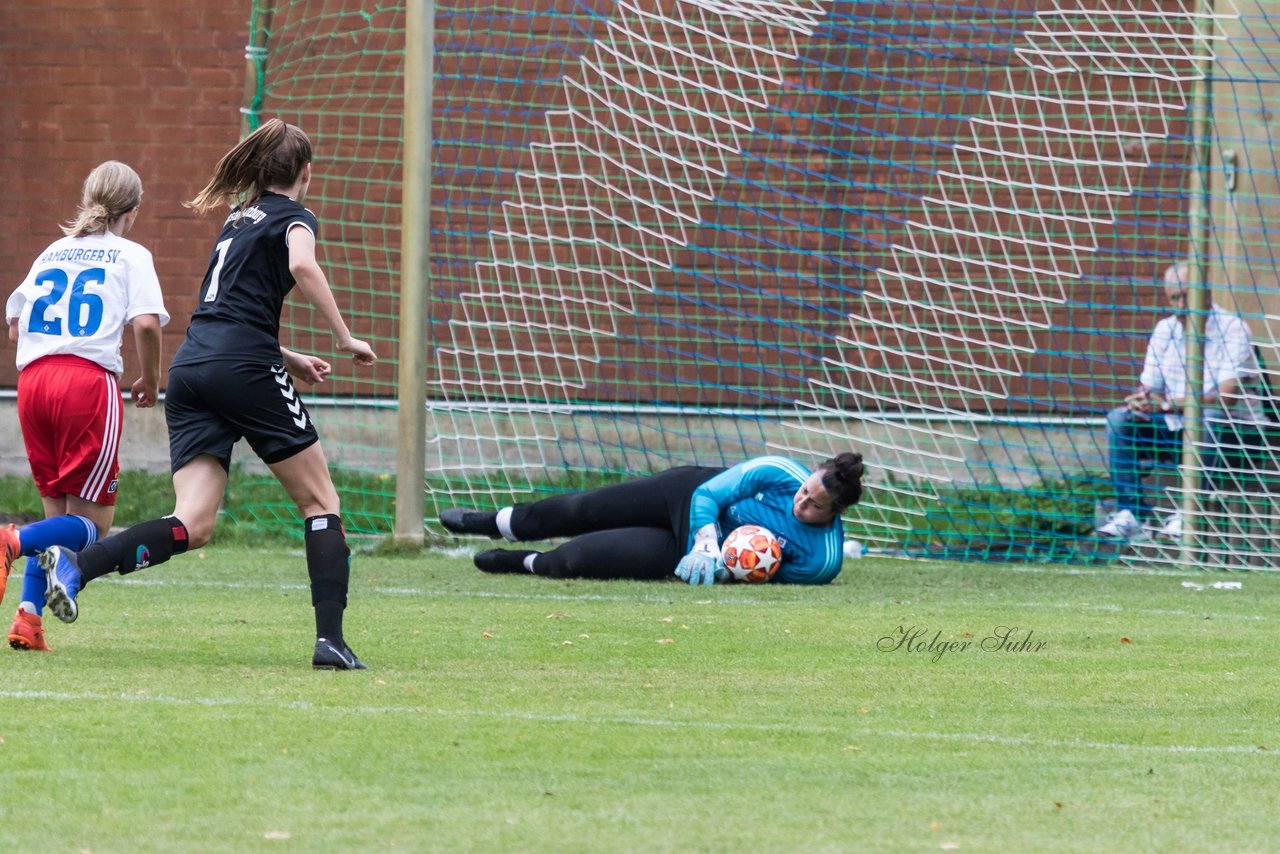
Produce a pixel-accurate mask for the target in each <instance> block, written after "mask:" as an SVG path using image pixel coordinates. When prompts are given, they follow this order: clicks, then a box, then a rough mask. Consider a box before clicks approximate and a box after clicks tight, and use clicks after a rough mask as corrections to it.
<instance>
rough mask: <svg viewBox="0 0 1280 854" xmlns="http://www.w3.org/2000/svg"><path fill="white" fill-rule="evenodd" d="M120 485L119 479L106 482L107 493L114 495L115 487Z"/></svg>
mask: <svg viewBox="0 0 1280 854" xmlns="http://www.w3.org/2000/svg"><path fill="white" fill-rule="evenodd" d="M119 486H120V481H118V480H113V481H111V483H108V484H107V495H115V492H116V488H117V487H119Z"/></svg>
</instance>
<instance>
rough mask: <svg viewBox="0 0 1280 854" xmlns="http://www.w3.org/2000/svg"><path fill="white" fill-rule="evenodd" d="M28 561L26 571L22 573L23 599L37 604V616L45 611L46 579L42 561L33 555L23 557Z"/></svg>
mask: <svg viewBox="0 0 1280 854" xmlns="http://www.w3.org/2000/svg"><path fill="white" fill-rule="evenodd" d="M23 560H25V561H26V562H27V568H26V571H25V572H24V573H23V575H22V601H23V602H30V603H31V604H32V605H35V606H36V616H37V617H39V616H40V614H41V613H43V611H44V591H45V587H46V586H47V585H46V579H45V577H44V570H43V569H41V568H40V561H38V560H36V559H35V558H33V557H28V558H23Z"/></svg>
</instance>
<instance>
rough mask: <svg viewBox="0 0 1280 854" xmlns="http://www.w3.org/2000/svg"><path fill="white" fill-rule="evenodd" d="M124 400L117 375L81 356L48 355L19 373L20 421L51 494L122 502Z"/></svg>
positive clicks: (40, 484) (43, 489) (39, 483)
mask: <svg viewBox="0 0 1280 854" xmlns="http://www.w3.org/2000/svg"><path fill="white" fill-rule="evenodd" d="M123 420H124V401H123V399H122V398H121V397H120V385H119V383H118V382H116V375H115V374H114V373H112V372H111V371H108V370H106V369H104V368H103V367H101V366H100V365H96V364H94V363H93V362H90V361H88V360H87V359H81V358H80V357H79V356H45V357H44V358H43V359H37V360H36V361H34V362H32V363H31V364H29V365H27V366H26V367H25V368H23V369H22V373H20V374H18V421H19V422H20V423H21V424H22V441H23V443H24V444H25V445H26V447H27V459H28V460H29V461H30V463H31V476H32V477H33V478H35V482H36V488H37V489H39V490H40V495H42V496H43V497H45V498H61V497H63V496H64V495H76V496H79V497H80V498H83V499H84V500H86V501H92V502H93V503H94V504H107V505H111V504H115V503H116V478H117V477H118V476H119V474H120V457H119V453H120V426H121V422H122V421H123Z"/></svg>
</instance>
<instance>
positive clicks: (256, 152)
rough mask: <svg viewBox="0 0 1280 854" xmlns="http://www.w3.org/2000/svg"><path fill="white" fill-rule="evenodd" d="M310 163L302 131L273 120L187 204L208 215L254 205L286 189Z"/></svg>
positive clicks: (243, 142) (239, 145)
mask: <svg viewBox="0 0 1280 854" xmlns="http://www.w3.org/2000/svg"><path fill="white" fill-rule="evenodd" d="M310 162H311V140H310V138H308V137H307V135H306V133H304V132H303V131H302V129H301V128H299V127H297V126H295V125H290V124H285V123H284V122H282V121H281V120H280V119H270V120H268V121H267V122H265V123H264V124H263V125H262V127H260V128H258V129H257V130H255V131H254V132H253V133H251V134H249V135H248V136H246V137H245V138H244V139H242V140H240V142H239V143H237V144H236V146H235V148H232V149H231V150H230V151H228V152H227V153H226V154H224V155H223V156H222V159H221V160H219V161H218V165H217V166H215V167H214V169H213V177H212V178H210V179H209V183H208V184H205V186H204V189H202V190H201V191H200V192H199V193H196V197H195V198H194V199H192V200H191V201H189V202H185V203H184V204H185V205H186V206H187V207H189V208H191V209H192V210H194V211H195V212H196V213H199V214H205V213H208V212H209V211H211V210H214V209H215V208H218V207H221V206H222V205H224V204H225V205H229V206H230V207H235V206H236V205H245V206H248V205H251V204H253V203H254V202H256V201H257V200H258V199H260V198H261V197H262V194H263V193H265V192H266V191H267V190H268V189H270V188H271V187H287V186H289V185H291V184H293V182H294V181H296V180H298V176H299V175H300V174H302V169H303V167H304V166H306V165H307V164H308V163H310Z"/></svg>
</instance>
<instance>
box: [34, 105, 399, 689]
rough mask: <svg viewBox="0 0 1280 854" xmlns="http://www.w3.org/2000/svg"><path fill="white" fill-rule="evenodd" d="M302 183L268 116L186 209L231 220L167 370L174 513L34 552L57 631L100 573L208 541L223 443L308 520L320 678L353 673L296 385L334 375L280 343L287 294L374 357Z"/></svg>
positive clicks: (316, 462)
mask: <svg viewBox="0 0 1280 854" xmlns="http://www.w3.org/2000/svg"><path fill="white" fill-rule="evenodd" d="M310 183H311V141H310V140H309V139H308V138H307V135H306V134H305V133H303V131H302V130H301V129H299V128H297V127H295V126H293V125H288V124H285V123H284V122H282V121H280V120H279V119H272V120H270V121H268V122H267V123H265V124H264V125H262V127H260V128H258V130H256V131H255V132H254V133H252V134H250V135H249V136H247V137H245V139H243V140H242V141H241V142H240V143H239V144H238V145H236V146H235V147H234V148H233V149H231V151H229V152H227V154H226V155H225V156H223V158H222V159H221V160H220V161H219V162H218V165H217V167H216V168H215V169H214V174H213V177H212V179H210V181H209V183H208V184H207V185H206V186H205V188H204V189H203V190H201V191H200V192H199V194H197V195H196V197H195V199H193V200H192V201H191V202H189V203H188V207H191V208H192V209H194V210H195V211H196V212H197V213H201V214H203V213H208V212H209V211H211V210H214V209H216V208H219V207H221V206H222V205H223V204H228V205H230V206H231V208H232V211H231V215H230V216H228V217H227V219H226V222H225V223H223V226H222V231H221V232H220V233H219V234H218V239H217V241H216V243H215V244H214V247H213V253H212V255H211V256H210V258H209V268H208V271H207V272H206V273H205V276H204V283H203V284H202V285H201V287H200V302H199V305H198V307H197V308H196V310H195V312H194V313H193V314H192V316H191V327H190V328H189V329H188V330H187V337H186V340H184V341H183V343H182V346H181V347H179V348H178V352H177V355H175V356H174V359H173V363H172V365H171V366H170V368H169V384H168V395H167V399H166V402H165V419H166V421H167V423H168V427H169V456H170V466H171V468H172V470H173V488H174V493H175V497H176V501H175V504H174V510H173V515H171V516H165V517H163V518H161V519H153V520H151V521H149V522H143V523H141V524H139V525H135V526H133V527H132V528H129V529H128V530H126V531H123V532H121V533H119V534H115V535H112V536H109V537H107V538H106V539H103V540H101V541H100V542H98V543H96V544H94V545H92V546H89V547H88V548H86V549H85V550H84V551H81V552H78V553H71V552H68V551H67V550H64V549H61V548H58V547H56V546H55V547H53V548H50V549H48V550H47V551H45V552H43V553H42V554H41V557H40V562H41V565H42V566H44V568H45V571H46V572H47V574H48V578H49V581H48V606H49V610H51V611H52V612H53V613H54V614H55V615H56V616H57V617H58V618H59V619H61V620H62V621H63V622H68V623H69V622H71V621H73V620H75V618H76V616H77V614H78V606H77V604H76V595H77V593H78V592H79V590H80V589H81V588H82V587H83V586H84V585H85V584H87V583H88V582H90V581H92V580H93V579H95V578H98V577H99V576H102V575H106V574H107V573H110V572H119V573H121V574H122V575H123V574H125V573H130V572H134V571H135V570H138V569H142V568H143V567H146V566H155V565H156V564H159V563H164V562H165V561H166V560H168V559H169V558H170V557H172V556H173V555H176V554H181V553H182V552H185V551H187V550H188V549H191V548H199V547H200V546H203V545H204V544H205V543H207V542H208V541H209V538H210V537H211V536H212V534H213V525H214V521H215V519H216V517H217V512H218V505H219V504H220V503H221V500H222V494H223V492H224V490H225V489H226V485H227V471H228V468H229V467H230V464H231V450H232V446H233V445H235V443H236V442H237V441H238V440H239V439H240V438H242V437H243V438H244V439H246V440H248V442H249V445H250V446H251V447H252V448H253V450H254V452H255V453H256V454H257V455H258V457H259V458H260V459H261V460H262V461H263V462H264V463H266V464H267V466H268V467H269V468H270V469H271V472H272V473H273V474H274V475H275V476H276V478H277V479H278V480H279V481H280V483H281V485H282V486H283V487H284V488H285V491H286V492H288V494H289V497H290V498H291V499H293V501H294V503H295V504H296V505H297V507H298V512H299V513H300V514H301V515H302V517H303V518H304V519H305V520H306V522H305V525H306V529H305V542H306V555H307V571H308V573H309V574H310V577H311V602H312V605H313V607H314V608H315V615H316V645H315V650H314V652H313V655H312V660H311V663H312V665H313V666H315V667H317V668H324V669H335V670H363V669H365V665H364V664H363V662H361V661H360V659H358V658H357V657H356V655H355V653H354V652H352V651H351V648H350V647H349V646H348V645H347V643H346V641H345V639H344V638H343V632H342V614H343V610H344V609H345V608H346V604H347V584H348V578H349V576H350V555H351V552H350V550H349V549H348V548H347V544H346V535H345V533H344V532H343V529H342V523H341V521H340V518H339V511H340V508H339V503H338V493H337V490H336V489H334V486H333V480H332V479H331V478H330V476H329V467H328V464H327V463H326V461H325V456H324V451H323V450H321V447H320V439H319V436H318V435H317V434H316V430H315V426H314V425H313V424H312V422H311V416H310V414H309V413H308V412H307V408H306V407H305V406H303V404H302V400H301V398H299V397H298V395H297V392H296V391H295V390H294V387H293V383H292V381H291V378H292V379H296V380H298V381H300V382H303V383H307V384H312V383H318V382H323V381H324V379H325V376H326V375H327V374H328V373H329V371H330V366H329V364H328V363H327V362H325V361H324V360H323V359H320V358H318V357H315V356H309V355H304V354H301V353H294V352H292V351H290V350H287V349H285V348H284V347H281V346H280V341H279V336H280V311H281V308H282V307H283V305H284V300H285V297H286V296H287V295H288V293H289V291H290V290H291V289H292V288H293V287H294V286H295V285H296V286H297V288H298V290H299V291H300V292H301V293H302V296H303V297H304V298H305V299H306V300H307V301H308V302H310V303H311V305H312V306H313V307H314V308H315V309H316V311H317V312H318V313H319V314H320V316H321V317H322V318H324V321H325V323H327V324H328V326H329V328H330V330H331V331H332V332H333V336H334V346H335V348H336V349H337V350H339V351H341V352H344V353H350V354H351V356H352V358H353V359H354V361H355V363H356V364H357V365H361V366H367V365H372V364H373V363H374V361H375V359H376V357H375V355H374V353H373V350H372V349H371V348H370V347H369V345H368V344H367V343H365V342H364V341H361V340H360V339H358V338H353V337H352V336H351V332H350V330H348V328H347V325H346V323H345V322H343V319H342V313H341V312H340V311H339V309H338V306H337V303H335V302H334V299H333V294H332V292H331V291H330V290H329V282H328V280H327V279H326V277H325V274H324V271H323V270H322V269H321V268H320V265H319V264H318V263H317V262H316V256H315V247H316V229H317V224H316V218H315V215H314V214H312V213H311V211H309V210H307V209H306V208H305V207H303V206H302V204H301V202H300V200H301V199H302V198H303V196H304V195H305V194H306V192H307V188H308V186H309V185H310Z"/></svg>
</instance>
